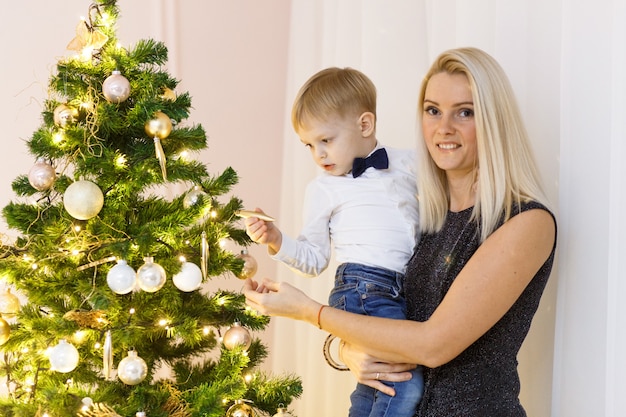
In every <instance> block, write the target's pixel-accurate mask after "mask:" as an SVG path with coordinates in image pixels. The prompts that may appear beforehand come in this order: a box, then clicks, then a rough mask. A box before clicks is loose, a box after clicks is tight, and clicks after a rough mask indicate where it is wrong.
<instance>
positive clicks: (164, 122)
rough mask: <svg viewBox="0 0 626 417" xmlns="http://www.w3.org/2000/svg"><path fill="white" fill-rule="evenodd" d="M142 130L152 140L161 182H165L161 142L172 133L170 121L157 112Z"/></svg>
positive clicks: (167, 117) (164, 115)
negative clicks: (159, 168) (161, 177)
mask: <svg viewBox="0 0 626 417" xmlns="http://www.w3.org/2000/svg"><path fill="white" fill-rule="evenodd" d="M144 129H145V130H146V133H147V134H148V135H150V136H151V137H152V138H153V140H154V151H155V153H156V157H157V159H158V160H159V165H160V166H161V175H163V180H164V181H167V169H166V167H165V163H166V159H165V152H163V146H162V145H161V140H162V139H165V138H167V137H168V136H169V135H170V133H171V132H172V120H171V119H170V118H169V116H168V115H167V114H165V113H163V112H160V111H158V112H156V113H154V118H153V119H150V120H148V121H147V122H146V124H145V126H144Z"/></svg>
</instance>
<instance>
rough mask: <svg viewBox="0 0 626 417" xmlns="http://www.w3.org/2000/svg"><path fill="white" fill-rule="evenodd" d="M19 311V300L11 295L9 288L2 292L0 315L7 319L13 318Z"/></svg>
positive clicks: (0, 296)
mask: <svg viewBox="0 0 626 417" xmlns="http://www.w3.org/2000/svg"><path fill="white" fill-rule="evenodd" d="M19 311H20V300H19V298H17V297H16V296H15V294H12V293H11V288H7V289H6V290H4V292H3V293H2V294H0V315H1V316H2V317H6V318H7V319H10V318H13V317H15V315H16V314H17V313H18V312H19Z"/></svg>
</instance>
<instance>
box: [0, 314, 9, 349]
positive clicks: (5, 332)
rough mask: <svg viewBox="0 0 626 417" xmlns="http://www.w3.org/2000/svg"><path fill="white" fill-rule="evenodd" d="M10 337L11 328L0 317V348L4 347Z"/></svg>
mask: <svg viewBox="0 0 626 417" xmlns="http://www.w3.org/2000/svg"><path fill="white" fill-rule="evenodd" d="M10 336H11V326H9V323H7V321H6V320H5V319H3V318H2V317H0V346H1V345H4V344H5V343H6V342H7V340H9V337H10Z"/></svg>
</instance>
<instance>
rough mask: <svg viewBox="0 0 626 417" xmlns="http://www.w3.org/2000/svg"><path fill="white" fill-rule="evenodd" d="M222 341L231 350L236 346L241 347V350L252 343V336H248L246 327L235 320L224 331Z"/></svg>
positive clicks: (246, 348)
mask: <svg viewBox="0 0 626 417" xmlns="http://www.w3.org/2000/svg"><path fill="white" fill-rule="evenodd" d="M222 341H223V343H224V346H226V349H228V350H233V349H235V348H236V347H242V348H243V350H248V348H249V347H250V345H251V344H252V336H250V332H249V331H248V329H246V328H245V327H243V326H241V324H239V323H238V322H237V323H234V324H233V326H232V327H231V328H230V329H228V330H227V331H226V333H224V338H223V339H222Z"/></svg>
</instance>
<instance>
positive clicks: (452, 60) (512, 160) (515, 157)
mask: <svg viewBox="0 0 626 417" xmlns="http://www.w3.org/2000/svg"><path fill="white" fill-rule="evenodd" d="M442 72H445V73H448V74H464V75H465V76H466V77H467V79H468V81H469V85H470V89H471V91H472V99H473V102H474V120H475V125H476V142H477V143H476V144H477V154H478V155H477V159H478V161H477V165H478V166H477V167H476V168H477V189H476V200H475V204H474V209H473V213H472V219H473V220H474V221H478V222H480V226H481V227H480V230H481V236H480V237H481V241H484V240H485V239H486V238H487V237H488V236H489V235H490V234H491V233H493V232H494V231H495V229H496V228H497V226H498V223H499V221H500V220H501V219H502V216H503V215H504V220H505V221H506V220H508V219H509V218H510V217H511V213H512V210H514V208H515V207H519V204H520V203H521V202H524V201H529V200H535V201H538V202H540V203H542V204H544V205H547V201H546V198H545V196H544V193H543V190H542V187H541V181H540V178H539V172H538V170H537V167H536V163H535V159H534V156H533V153H532V149H531V146H530V141H529V139H528V134H527V133H526V129H525V127H524V124H523V122H522V117H521V114H520V111H519V108H518V106H517V102H516V99H515V95H514V93H513V89H512V88H511V85H510V83H509V80H508V78H507V76H506V74H505V73H504V71H503V70H502V67H500V65H499V64H498V62H497V61H496V60H495V59H494V58H493V57H491V56H490V55H489V54H487V53H486V52H484V51H482V50H480V49H477V48H458V49H451V50H448V51H446V52H443V53H442V54H441V55H439V57H437V59H435V62H434V63H433V64H432V66H431V67H430V70H429V71H428V73H427V74H426V77H425V78H424V80H423V81H422V86H421V90H420V95H419V102H418V109H419V110H418V120H420V122H421V120H422V117H423V113H424V95H425V91H426V87H427V85H428V82H429V80H430V79H431V77H432V76H433V75H435V74H439V73H442ZM420 126H421V123H420ZM418 131H419V133H418V137H420V138H421V140H419V141H418V153H419V155H420V156H419V166H418V193H419V202H420V227H421V228H422V231H423V232H424V233H432V232H436V231H438V230H440V229H441V227H442V226H443V223H444V221H445V219H446V215H447V213H448V209H449V203H450V201H449V200H450V196H449V192H448V184H447V179H446V175H445V171H443V170H442V169H440V168H439V167H437V165H436V164H435V162H434V161H433V159H432V158H431V157H430V154H429V153H428V149H427V148H426V144H425V143H424V138H423V133H422V131H421V128H420V129H418Z"/></svg>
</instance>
